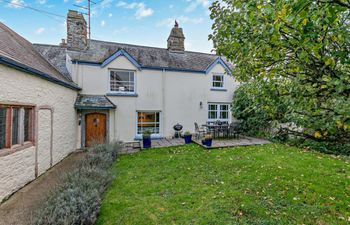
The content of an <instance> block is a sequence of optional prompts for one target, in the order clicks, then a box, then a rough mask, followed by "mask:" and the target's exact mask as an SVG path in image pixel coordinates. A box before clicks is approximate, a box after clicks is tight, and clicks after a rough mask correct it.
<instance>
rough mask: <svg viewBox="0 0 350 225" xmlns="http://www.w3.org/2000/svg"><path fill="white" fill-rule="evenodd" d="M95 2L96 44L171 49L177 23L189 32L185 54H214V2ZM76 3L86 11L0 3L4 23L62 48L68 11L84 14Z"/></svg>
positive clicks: (62, 3) (35, 1)
mask: <svg viewBox="0 0 350 225" xmlns="http://www.w3.org/2000/svg"><path fill="white" fill-rule="evenodd" d="M92 1H94V2H96V3H97V4H92V8H91V9H92V16H91V38H92V39H98V40H104V41H113V42H120V43H128V44H136V45H146V46H154V47H162V48H166V45H167V38H168V36H169V34H170V30H171V28H172V27H173V26H174V20H175V19H176V20H177V21H178V22H179V25H180V27H182V28H183V30H184V34H185V37H186V39H185V48H186V50H188V51H199V52H207V53H210V52H211V51H212V46H213V45H212V42H211V41H209V40H208V35H209V34H210V33H211V25H212V21H211V20H210V18H209V14H210V12H209V9H208V8H209V6H210V4H211V3H212V2H213V0H102V1H101V0H92ZM11 3H12V4H11ZM73 4H76V5H80V6H87V0H31V1H30V0H0V21H1V22H3V23H5V24H6V25H7V26H9V27H10V28H11V29H13V30H14V31H16V32H17V33H19V34H20V35H21V36H23V37H24V38H26V39H27V40H29V41H30V42H32V43H45V44H55V45H57V44H59V43H60V42H61V39H62V38H66V15H67V12H68V10H69V9H73V10H78V11H84V9H81V8H78V7H75V6H74V5H73ZM21 5H25V6H26V7H32V8H34V9H36V10H44V11H48V12H51V13H54V14H57V15H55V16H54V15H48V14H45V13H43V12H37V11H35V10H31V9H28V8H25V7H21Z"/></svg>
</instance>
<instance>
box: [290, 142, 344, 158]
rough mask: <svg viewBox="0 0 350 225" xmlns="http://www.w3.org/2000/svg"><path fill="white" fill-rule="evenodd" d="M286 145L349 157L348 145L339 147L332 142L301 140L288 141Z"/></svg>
mask: <svg viewBox="0 0 350 225" xmlns="http://www.w3.org/2000/svg"><path fill="white" fill-rule="evenodd" d="M286 143H287V144H290V145H293V146H297V147H299V148H304V149H311V150H316V151H319V152H323V153H327V154H335V155H350V143H346V144H342V145H339V144H337V143H333V142H320V141H314V140H305V139H301V138H293V139H288V140H287V141H286Z"/></svg>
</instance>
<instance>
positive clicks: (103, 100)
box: [74, 95, 117, 110]
mask: <svg viewBox="0 0 350 225" xmlns="http://www.w3.org/2000/svg"><path fill="white" fill-rule="evenodd" d="M74 107H75V108H76V109H87V110H88V109H92V110H97V109H115V108H117V106H116V105H115V104H114V103H113V102H112V101H111V100H109V99H108V97H107V96H105V95H78V97H77V99H76V101H75V104H74Z"/></svg>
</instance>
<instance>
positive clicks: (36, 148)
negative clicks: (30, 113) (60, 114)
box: [35, 105, 54, 177]
mask: <svg viewBox="0 0 350 225" xmlns="http://www.w3.org/2000/svg"><path fill="white" fill-rule="evenodd" d="M41 110H48V111H50V117H51V118H50V119H51V125H50V167H52V164H53V157H52V150H53V111H54V110H53V108H52V107H51V106H48V105H44V106H39V107H38V108H36V110H35V111H36V112H35V122H36V123H35V143H36V145H35V177H38V174H39V166H38V146H39V112H40V111H41Z"/></svg>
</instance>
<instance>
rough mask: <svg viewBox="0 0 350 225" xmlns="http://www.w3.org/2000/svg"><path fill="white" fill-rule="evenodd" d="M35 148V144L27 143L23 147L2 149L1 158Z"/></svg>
mask: <svg viewBox="0 0 350 225" xmlns="http://www.w3.org/2000/svg"><path fill="white" fill-rule="evenodd" d="M33 146H34V145H33V143H31V142H26V143H24V144H23V145H15V146H13V147H12V148H3V149H0V157H3V156H7V155H11V154H13V153H15V152H18V151H21V150H24V149H27V148H30V147H33Z"/></svg>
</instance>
